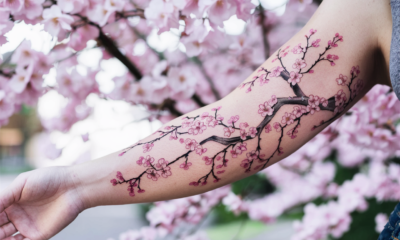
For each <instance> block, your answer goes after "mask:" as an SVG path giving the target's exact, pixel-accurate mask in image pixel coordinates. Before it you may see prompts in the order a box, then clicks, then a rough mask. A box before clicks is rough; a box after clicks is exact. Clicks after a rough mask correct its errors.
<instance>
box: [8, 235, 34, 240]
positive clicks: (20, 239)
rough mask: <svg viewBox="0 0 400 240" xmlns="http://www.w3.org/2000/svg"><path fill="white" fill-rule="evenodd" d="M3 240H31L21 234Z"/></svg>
mask: <svg viewBox="0 0 400 240" xmlns="http://www.w3.org/2000/svg"><path fill="white" fill-rule="evenodd" d="M3 240H29V239H28V238H25V237H24V236H22V235H21V234H18V235H15V236H12V237H8V238H5V239H3Z"/></svg>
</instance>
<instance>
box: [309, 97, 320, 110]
mask: <svg viewBox="0 0 400 240" xmlns="http://www.w3.org/2000/svg"><path fill="white" fill-rule="evenodd" d="M319 104H320V99H319V97H318V96H316V95H313V94H310V97H309V98H308V105H310V106H311V107H317V106H318V105H319Z"/></svg>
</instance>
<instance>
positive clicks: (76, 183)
mask: <svg viewBox="0 0 400 240" xmlns="http://www.w3.org/2000/svg"><path fill="white" fill-rule="evenodd" d="M90 165H91V164H90V163H89V162H87V163H83V164H79V165H73V166H69V167H68V168H67V171H68V173H69V175H70V176H71V179H72V182H73V188H74V190H76V194H77V195H78V198H79V200H80V201H81V203H82V208H83V210H85V209H88V208H92V207H96V206H97V205H96V203H95V202H94V200H93V199H94V196H93V195H94V194H93V193H91V189H93V187H94V185H93V182H92V180H96V179H92V180H90V179H91V178H90V177H91V176H90V175H91V170H90Z"/></svg>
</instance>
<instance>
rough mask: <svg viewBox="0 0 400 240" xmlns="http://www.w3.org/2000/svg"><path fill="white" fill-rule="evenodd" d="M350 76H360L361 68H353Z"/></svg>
mask: <svg viewBox="0 0 400 240" xmlns="http://www.w3.org/2000/svg"><path fill="white" fill-rule="evenodd" d="M350 74H351V75H354V76H358V74H360V67H359V66H354V67H352V68H351V71H350Z"/></svg>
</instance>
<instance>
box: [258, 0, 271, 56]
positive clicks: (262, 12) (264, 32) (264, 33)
mask: <svg viewBox="0 0 400 240" xmlns="http://www.w3.org/2000/svg"><path fill="white" fill-rule="evenodd" d="M258 8H259V11H260V18H261V19H260V25H261V30H262V38H263V44H264V57H265V59H267V58H268V57H269V55H270V46H269V42H268V38H267V35H268V32H269V30H268V29H267V27H266V26H265V20H266V19H267V16H265V10H264V8H263V7H262V6H261V4H260V5H259V6H258Z"/></svg>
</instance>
